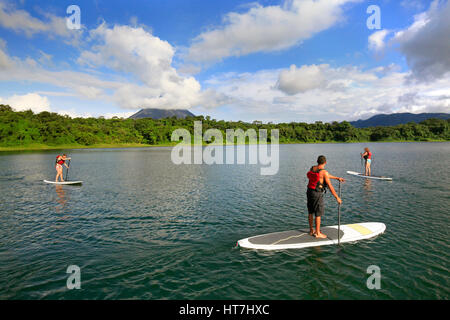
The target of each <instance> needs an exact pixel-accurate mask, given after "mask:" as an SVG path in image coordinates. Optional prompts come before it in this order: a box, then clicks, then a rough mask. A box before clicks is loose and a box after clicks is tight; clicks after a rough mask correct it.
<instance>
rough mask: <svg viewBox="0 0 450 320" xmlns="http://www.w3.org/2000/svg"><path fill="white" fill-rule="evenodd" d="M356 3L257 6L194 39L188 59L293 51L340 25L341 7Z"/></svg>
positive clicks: (300, 1) (333, 0)
mask: <svg viewBox="0 0 450 320" xmlns="http://www.w3.org/2000/svg"><path fill="white" fill-rule="evenodd" d="M353 1H355V0H316V1H313V0H290V1H285V2H284V3H283V4H282V5H276V6H266V7H263V6H261V5H259V4H255V5H254V6H253V7H252V8H250V9H249V10H248V11H247V12H245V13H235V12H231V13H228V14H227V15H226V16H225V17H224V19H223V26H221V27H217V28H214V29H212V30H209V31H206V32H203V33H201V34H200V35H198V36H197V37H196V38H195V39H194V41H193V43H192V45H191V47H190V48H189V49H188V53H187V59H188V60H190V61H195V62H214V61H219V60H221V59H223V58H226V57H230V56H242V55H246V54H250V53H254V52H261V51H263V52H268V51H275V50H282V49H286V48H289V47H292V46H294V45H297V44H299V43H301V42H302V41H304V40H306V39H308V38H310V37H312V36H313V35H315V34H316V33H318V32H320V31H323V30H326V29H328V28H330V27H332V26H333V25H335V24H336V23H337V22H339V21H341V20H342V19H343V14H342V5H344V4H346V3H349V2H353Z"/></svg>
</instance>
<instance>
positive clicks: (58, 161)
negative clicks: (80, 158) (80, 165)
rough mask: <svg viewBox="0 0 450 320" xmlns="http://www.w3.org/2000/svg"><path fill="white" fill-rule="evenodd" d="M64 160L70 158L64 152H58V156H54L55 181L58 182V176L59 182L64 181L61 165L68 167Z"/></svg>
mask: <svg viewBox="0 0 450 320" xmlns="http://www.w3.org/2000/svg"><path fill="white" fill-rule="evenodd" d="M66 160H70V158H67V156H66V154H65V153H64V154H63V155H62V156H61V155H59V154H58V156H57V157H56V164H55V169H56V178H55V181H56V182H58V178H61V182H63V181H64V178H63V167H62V165H65V166H66V168H69V167H68V166H67V164H66Z"/></svg>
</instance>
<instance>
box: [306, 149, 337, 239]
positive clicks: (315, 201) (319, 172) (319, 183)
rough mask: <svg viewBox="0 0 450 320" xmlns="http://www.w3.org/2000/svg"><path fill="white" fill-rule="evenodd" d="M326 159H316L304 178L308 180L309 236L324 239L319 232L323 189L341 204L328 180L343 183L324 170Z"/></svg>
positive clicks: (321, 157)
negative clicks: (314, 226) (327, 190)
mask: <svg viewBox="0 0 450 320" xmlns="http://www.w3.org/2000/svg"><path fill="white" fill-rule="evenodd" d="M326 164H327V159H326V158H325V156H319V157H318V158H317V166H312V167H311V169H310V170H309V171H308V173H307V174H306V176H307V177H308V179H309V183H308V191H307V192H306V198H307V206H308V221H309V234H310V235H312V236H315V237H316V238H326V237H327V236H326V235H325V234H323V233H321V232H320V220H321V217H322V215H323V213H324V211H325V205H324V202H323V194H324V193H325V188H326V187H328V188H329V189H330V191H331V193H332V194H333V196H334V197H335V198H336V201H337V202H338V203H339V204H341V203H342V200H341V198H339V196H338V195H337V193H336V191H335V190H334V188H333V185H332V184H331V181H330V179H336V180H339V181H340V182H345V179H344V178H339V177H335V176H332V175H331V174H329V173H328V172H327V171H326V170H325V165H326ZM314 216H315V220H316V230H315V231H314V228H313V220H314Z"/></svg>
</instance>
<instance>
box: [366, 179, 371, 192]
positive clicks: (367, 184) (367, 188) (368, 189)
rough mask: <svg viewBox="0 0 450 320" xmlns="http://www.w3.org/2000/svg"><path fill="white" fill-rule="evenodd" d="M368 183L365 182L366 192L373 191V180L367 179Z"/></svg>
mask: <svg viewBox="0 0 450 320" xmlns="http://www.w3.org/2000/svg"><path fill="white" fill-rule="evenodd" d="M365 180H366V181H364V190H366V191H372V180H370V179H365Z"/></svg>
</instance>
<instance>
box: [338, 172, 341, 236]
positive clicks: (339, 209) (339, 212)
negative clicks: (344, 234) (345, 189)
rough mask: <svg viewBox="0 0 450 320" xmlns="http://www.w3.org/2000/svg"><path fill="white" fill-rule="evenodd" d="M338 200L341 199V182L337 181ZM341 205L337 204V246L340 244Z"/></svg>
mask: <svg viewBox="0 0 450 320" xmlns="http://www.w3.org/2000/svg"><path fill="white" fill-rule="evenodd" d="M339 198H341V180H339ZM340 235H341V204H338V245H340V244H341V236H340Z"/></svg>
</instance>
